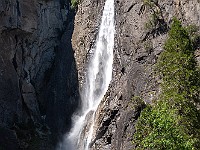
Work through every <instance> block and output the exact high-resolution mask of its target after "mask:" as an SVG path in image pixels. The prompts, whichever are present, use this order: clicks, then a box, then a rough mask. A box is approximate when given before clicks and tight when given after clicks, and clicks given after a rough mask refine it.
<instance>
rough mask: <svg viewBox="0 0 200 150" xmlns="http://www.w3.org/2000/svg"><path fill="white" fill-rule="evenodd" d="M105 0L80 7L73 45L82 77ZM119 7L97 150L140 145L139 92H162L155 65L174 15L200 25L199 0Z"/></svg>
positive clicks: (132, 1)
mask: <svg viewBox="0 0 200 150" xmlns="http://www.w3.org/2000/svg"><path fill="white" fill-rule="evenodd" d="M94 4H95V6H97V7H94ZM103 5H104V3H103V2H101V1H99V2H96V1H94V2H93V3H92V2H90V1H89V0H83V1H81V3H80V5H79V8H78V13H77V15H76V21H75V30H74V34H73V47H75V48H74V49H75V53H76V61H77V66H78V71H79V79H80V81H82V77H83V75H82V74H83V73H84V71H83V68H84V67H85V66H87V65H85V64H87V60H88V58H89V57H86V56H87V53H89V49H90V48H91V47H92V44H93V43H94V42H92V41H93V40H94V39H95V38H94V37H95V36H94V35H96V33H97V32H98V30H97V29H98V28H95V27H97V25H98V23H99V21H100V15H95V14H96V12H101V10H102V7H103ZM115 10H116V16H115V24H116V35H115V58H114V64H113V80H112V82H111V84H110V88H109V91H108V92H107V94H106V96H105V98H104V100H103V101H102V103H101V105H100V106H99V109H98V111H97V114H96V123H95V127H94V128H95V131H96V132H95V133H94V137H93V141H92V145H91V149H93V150H97V149H98V150H110V149H112V150H129V149H134V144H133V143H132V137H133V134H134V130H135V129H134V125H135V123H136V121H137V118H138V117H139V115H140V112H141V110H142V109H143V107H144V105H142V104H137V103H136V102H135V100H136V99H138V97H139V98H140V99H143V100H144V101H145V102H146V103H151V101H152V100H153V99H156V96H157V95H158V93H159V79H158V78H157V77H156V76H155V75H154V73H153V70H154V65H155V63H156V61H157V58H158V57H159V54H160V53H161V52H162V51H163V44H164V42H165V40H166V38H167V33H168V30H169V27H170V23H171V21H172V19H173V17H177V18H178V19H180V20H181V21H182V22H183V24H184V25H191V24H194V25H196V26H198V27H199V26H200V22H199V21H200V3H199V1H198V0H193V1H188V0H183V1H177V0H157V1H154V7H153V9H152V8H150V7H149V6H148V5H145V4H144V1H143V0H139V1H138V0H121V1H119V0H116V1H115ZM155 11H158V12H160V13H159V15H158V18H157V21H156V22H155V24H153V25H152V26H151V24H150V22H152V21H153V22H154V21H155V20H153V18H152V15H153V13H154V12H155ZM94 15H95V16H94ZM94 17H96V20H95V21H94ZM92 29H95V30H92ZM92 31H93V32H92ZM197 49H198V48H197ZM197 59H199V55H198V51H197Z"/></svg>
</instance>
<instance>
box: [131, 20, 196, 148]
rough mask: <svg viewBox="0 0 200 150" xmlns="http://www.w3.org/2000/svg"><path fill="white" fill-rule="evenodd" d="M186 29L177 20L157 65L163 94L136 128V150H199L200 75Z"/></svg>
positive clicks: (148, 109)
mask: <svg viewBox="0 0 200 150" xmlns="http://www.w3.org/2000/svg"><path fill="white" fill-rule="evenodd" d="M189 35H190V34H189V33H188V31H187V29H186V28H184V27H182V25H181V23H180V21H178V20H176V19H174V21H173V24H172V26H171V30H170V32H169V38H168V40H167V41H166V43H165V46H164V49H165V51H164V52H163V53H162V54H161V56H160V58H159V59H158V63H157V72H158V73H159V75H160V76H161V77H162V80H163V82H162V92H161V94H160V96H159V100H158V101H157V102H155V104H154V105H153V106H150V105H148V106H147V107H146V108H145V109H144V110H143V111H142V113H141V115H140V118H139V119H138V122H137V124H136V133H135V135H134V140H133V142H134V144H135V145H136V149H150V150H197V149H200V112H199V111H198V110H197V108H196V106H195V105H194V103H195V102H199V93H200V72H199V71H198V70H197V68H196V62H195V58H194V49H193V44H192V42H191V37H190V36H189Z"/></svg>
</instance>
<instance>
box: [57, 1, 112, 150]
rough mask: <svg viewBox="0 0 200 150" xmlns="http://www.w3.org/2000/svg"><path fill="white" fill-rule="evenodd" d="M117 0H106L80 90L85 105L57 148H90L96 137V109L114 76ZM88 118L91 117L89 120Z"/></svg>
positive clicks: (62, 149) (84, 149) (70, 149)
mask: <svg viewBox="0 0 200 150" xmlns="http://www.w3.org/2000/svg"><path fill="white" fill-rule="evenodd" d="M114 33H115V28H114V0H106V2H105V6H104V10H103V15H102V20H101V25H100V29H99V34H98V38H97V39H96V44H95V48H94V49H92V50H91V51H92V55H93V56H92V57H91V60H90V62H89V65H88V69H87V73H86V77H85V78H86V81H85V84H84V88H83V91H82V93H81V101H82V106H81V107H82V108H81V111H79V112H78V113H77V114H79V115H74V116H73V117H72V121H73V127H72V129H71V130H70V132H69V133H67V134H66V135H65V137H64V140H63V142H62V143H60V144H59V146H58V148H57V150H88V149H89V147H90V143H91V141H92V138H93V137H92V136H93V126H94V121H95V112H96V110H97V107H98V105H99V104H100V102H101V100H102V99H103V97H104V95H105V93H106V91H107V90H108V86H109V84H110V81H111V79H112V64H113V48H114ZM88 118H89V119H88Z"/></svg>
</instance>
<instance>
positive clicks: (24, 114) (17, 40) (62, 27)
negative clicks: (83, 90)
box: [0, 0, 79, 150]
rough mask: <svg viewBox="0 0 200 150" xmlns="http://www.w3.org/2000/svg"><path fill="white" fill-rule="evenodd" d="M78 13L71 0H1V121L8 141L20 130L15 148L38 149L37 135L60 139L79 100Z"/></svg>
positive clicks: (0, 142)
mask: <svg viewBox="0 0 200 150" xmlns="http://www.w3.org/2000/svg"><path fill="white" fill-rule="evenodd" d="M74 15H75V14H74V12H73V10H71V9H70V6H69V1H68V0H48V1H45V0H32V1H29V0H16V1H11V0H2V1H0V126H3V127H4V128H5V131H4V132H3V133H2V134H4V135H6V136H8V141H7V142H8V143H9V142H10V141H9V140H13V134H15V135H16V139H17V143H16V144H18V146H15V148H17V147H20V148H22V149H24V148H25V149H26V148H28V149H34V148H31V147H30V145H31V144H30V145H29V142H31V141H33V139H37V138H36V137H34V136H33V135H37V136H38V137H41V139H42V136H43V135H45V139H48V140H47V141H51V139H53V141H54V142H56V141H57V140H58V137H60V135H61V134H63V133H64V132H66V130H67V129H69V128H70V123H71V120H70V118H71V115H72V113H73V112H74V110H75V108H76V107H77V105H78V101H79V86H78V75H77V69H76V64H75V59H74V52H73V49H72V46H71V36H72V32H73V21H74ZM27 126H28V127H29V129H28V127H27ZM10 129H12V132H11V130H10ZM47 130H48V131H47ZM22 132H23V133H24V134H23V135H25V136H20V135H21V134H20V133H22ZM27 135H30V140H28V139H29V138H27ZM52 137H53V138H52ZM24 139H26V140H25V142H24ZM45 139H44V138H43V141H44V140H45ZM4 140H5V139H3V138H2V139H1V140H0V145H2V143H3V142H4ZM37 140H38V139H37ZM36 143H37V142H36ZM39 143H40V142H39ZM41 143H42V142H41ZM47 143H48V142H47ZM14 144H15V143H14ZM14 144H13V145H14ZM27 144H28V145H27ZM47 145H48V144H47ZM49 147H50V146H49ZM9 149H12V148H7V149H6V150H9ZM39 149H45V150H46V149H48V147H46V148H45V147H43V146H41V147H39ZM12 150H14V149H12Z"/></svg>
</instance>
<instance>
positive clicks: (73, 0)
mask: <svg viewBox="0 0 200 150" xmlns="http://www.w3.org/2000/svg"><path fill="white" fill-rule="evenodd" d="M78 2H79V1H78V0H71V7H72V8H76V7H77V5H78Z"/></svg>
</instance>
